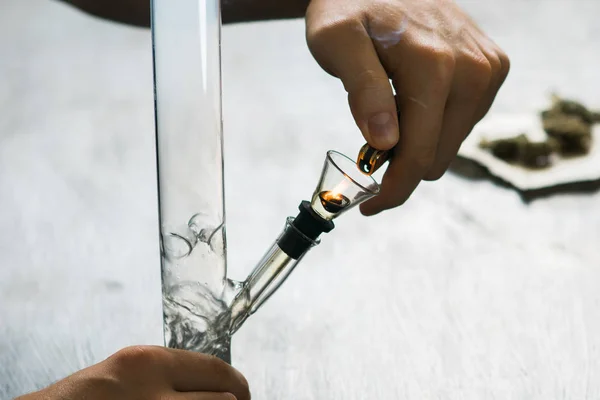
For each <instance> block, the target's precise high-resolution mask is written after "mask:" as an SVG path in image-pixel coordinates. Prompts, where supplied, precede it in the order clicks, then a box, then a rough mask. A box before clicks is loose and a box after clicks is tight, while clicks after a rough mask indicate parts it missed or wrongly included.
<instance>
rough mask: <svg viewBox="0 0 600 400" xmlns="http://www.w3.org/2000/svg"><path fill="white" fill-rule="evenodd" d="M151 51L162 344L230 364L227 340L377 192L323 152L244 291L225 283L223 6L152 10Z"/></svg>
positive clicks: (160, 3)
mask: <svg viewBox="0 0 600 400" xmlns="http://www.w3.org/2000/svg"><path fill="white" fill-rule="evenodd" d="M152 41H153V56H154V89H155V116H156V151H157V164H158V192H159V220H160V221H159V222H160V246H161V272H162V287H163V289H162V290H163V311H164V333H165V344H166V345H167V346H168V347H173V348H181V349H186V350H194V351H199V352H203V353H209V354H213V355H216V356H218V357H220V358H221V359H223V360H225V361H227V362H230V361H231V357H230V343H231V340H230V339H231V335H232V334H233V333H235V332H236V331H237V330H238V329H239V328H240V326H241V325H242V324H243V322H244V321H245V320H246V319H247V318H248V317H249V316H250V315H252V314H253V313H254V312H255V311H256V310H258V309H259V308H260V306H261V305H262V304H264V302H265V301H266V300H267V299H268V298H269V297H270V296H271V295H272V294H273V293H274V292H275V291H276V290H277V289H278V288H279V287H280V285H281V284H282V283H283V282H284V281H285V279H286V278H287V277H288V276H289V274H290V273H291V272H292V271H293V270H294V268H295V267H296V266H297V265H298V263H299V262H300V261H301V259H302V257H303V256H304V255H305V254H306V253H307V252H308V251H309V250H310V249H311V248H312V247H314V246H315V245H317V244H318V243H319V237H320V235H321V234H323V233H327V232H330V231H331V230H332V229H333V228H334V223H333V220H334V219H335V218H338V217H339V216H340V215H342V214H343V213H345V212H346V211H348V210H350V209H351V208H353V207H354V206H356V205H358V204H360V203H361V202H363V201H365V200H368V199H369V198H371V197H373V196H375V195H377V194H378V192H379V185H378V184H377V182H376V181H375V180H374V179H373V178H372V177H371V176H370V173H365V171H368V168H367V169H365V168H364V165H363V166H362V167H361V168H362V172H361V170H359V168H358V167H357V165H356V163H355V162H354V161H352V160H351V159H349V158H348V157H346V156H344V155H342V154H340V153H338V152H335V151H329V152H327V156H326V159H325V163H324V165H323V170H322V173H321V177H320V179H319V181H318V184H317V186H316V189H315V190H314V193H313V194H312V196H311V197H310V200H307V201H302V202H301V203H300V205H299V213H298V215H297V216H296V217H295V218H292V217H289V218H287V220H286V221H285V227H284V229H283V231H282V232H281V234H280V235H279V237H278V238H277V239H276V240H275V242H274V243H273V244H272V246H271V247H270V248H269V249H268V250H267V252H266V253H265V255H264V257H263V258H262V259H261V260H260V261H259V262H258V264H257V265H256V266H255V268H254V269H253V270H252V272H251V273H250V274H249V276H248V278H247V279H246V280H245V281H244V282H234V281H231V280H229V279H227V268H226V252H227V247H226V239H225V209H224V181H223V143H222V140H223V133H222V112H221V51H220V45H221V15H220V1H219V0H177V1H173V0H153V1H152ZM365 151H366V154H367V156H365ZM361 154H362V156H360V155H359V157H363V158H362V161H363V164H364V160H365V159H369V160H370V159H373V162H374V163H375V162H377V168H378V167H379V166H380V165H381V161H382V159H381V158H377V157H379V154H375V153H373V154H371V152H370V150H368V149H367V150H365V149H363V151H361ZM371 172H372V171H371Z"/></svg>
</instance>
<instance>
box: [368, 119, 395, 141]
mask: <svg viewBox="0 0 600 400" xmlns="http://www.w3.org/2000/svg"><path fill="white" fill-rule="evenodd" d="M396 135H397V132H396V124H395V123H394V118H393V117H392V114H390V113H388V112H382V113H379V114H375V115H373V116H372V117H371V118H369V136H370V137H371V139H372V140H373V142H374V144H375V145H379V146H386V147H387V146H390V145H393V144H394V142H395V141H396Z"/></svg>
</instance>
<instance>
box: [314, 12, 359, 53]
mask: <svg viewBox="0 0 600 400" xmlns="http://www.w3.org/2000/svg"><path fill="white" fill-rule="evenodd" d="M361 29H363V26H362V23H361V21H360V20H359V19H357V18H352V17H348V16H346V15H342V14H336V15H331V16H328V17H321V18H319V19H317V20H315V21H312V23H311V24H307V28H306V41H307V43H308V45H309V47H312V46H317V47H319V46H321V45H322V44H328V43H330V42H332V41H335V40H336V39H337V38H340V37H341V36H340V33H343V32H348V31H358V30H361Z"/></svg>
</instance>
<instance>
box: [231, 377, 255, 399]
mask: <svg viewBox="0 0 600 400" xmlns="http://www.w3.org/2000/svg"><path fill="white" fill-rule="evenodd" d="M240 391H241V393H242V396H243V397H242V398H241V399H237V400H250V398H251V394H250V385H248V381H247V380H246V378H244V377H242V382H241V387H240ZM232 400H233V399H232Z"/></svg>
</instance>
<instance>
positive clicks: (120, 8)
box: [62, 0, 310, 27]
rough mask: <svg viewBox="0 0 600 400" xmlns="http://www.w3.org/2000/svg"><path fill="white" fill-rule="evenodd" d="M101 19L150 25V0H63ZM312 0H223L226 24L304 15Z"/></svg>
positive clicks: (223, 13) (222, 9) (222, 8)
mask: <svg viewBox="0 0 600 400" xmlns="http://www.w3.org/2000/svg"><path fill="white" fill-rule="evenodd" d="M62 1H64V2H66V3H69V4H72V5H74V6H75V7H78V8H79V9H81V10H83V11H85V12H88V13H90V14H93V15H96V16H98V17H101V18H106V19H110V20H113V21H119V22H123V23H126V24H131V25H137V26H146V27H148V26H150V0H62ZM309 1H310V0H222V1H221V3H222V6H221V11H222V12H221V13H222V18H223V23H226V24H227V23H235V22H250V21H261V20H271V19H288V18H301V17H303V16H304V14H305V12H306V8H307V7H308V3H309Z"/></svg>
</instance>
